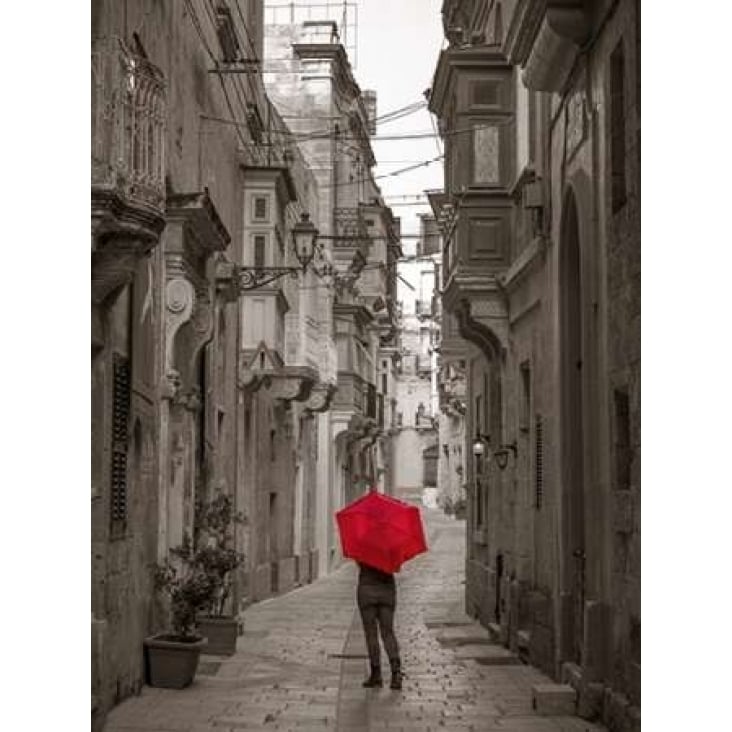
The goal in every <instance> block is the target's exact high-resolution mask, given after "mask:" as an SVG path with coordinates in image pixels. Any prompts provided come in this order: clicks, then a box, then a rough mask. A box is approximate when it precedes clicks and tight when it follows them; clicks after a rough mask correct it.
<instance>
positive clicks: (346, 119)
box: [265, 6, 400, 573]
mask: <svg viewBox="0 0 732 732" xmlns="http://www.w3.org/2000/svg"><path fill="white" fill-rule="evenodd" d="M322 9H323V8H321V10H322ZM281 10H283V8H280V7H271V8H267V16H266V24H265V49H266V50H265V59H266V60H267V66H268V73H267V75H266V84H267V92H268V94H269V96H270V98H271V99H272V102H273V104H274V106H275V107H276V108H277V109H278V110H279V111H280V113H281V114H282V116H283V118H284V119H285V120H286V121H287V122H288V126H289V127H290V128H291V130H292V132H293V139H294V141H295V142H296V143H297V145H298V147H299V149H300V150H301V151H302V154H303V156H304V158H305V160H306V161H307V163H308V165H309V166H310V168H311V169H312V171H313V173H314V175H315V178H316V181H317V184H318V204H319V205H318V207H317V211H315V212H314V213H313V221H314V223H315V225H316V226H317V229H318V232H319V241H320V242H321V244H322V248H323V252H324V256H325V258H326V260H327V268H326V270H324V273H325V274H324V277H325V278H326V279H327V280H328V281H329V282H330V283H331V284H332V287H331V288H330V289H329V290H328V297H327V298H325V299H323V301H322V307H323V309H324V311H327V314H328V315H327V317H329V318H330V323H331V328H330V332H329V333H327V334H326V335H324V339H327V341H328V348H329V352H330V354H331V358H333V359H334V361H335V364H336V370H337V391H336V393H335V395H334V397H333V402H332V404H331V409H330V410H329V411H328V412H327V413H324V414H322V415H321V416H320V417H319V421H318V469H317V480H316V484H317V486H318V491H319V499H318V502H319V505H322V506H327V507H328V510H327V511H323V512H320V511H319V512H318V520H319V521H321V520H322V522H323V523H320V524H319V528H318V531H317V535H318V549H319V557H320V558H319V571H320V572H321V573H324V572H328V571H329V570H330V569H331V568H332V567H334V566H335V565H336V564H337V563H338V562H339V561H340V544H339V541H338V537H337V533H336V530H335V524H334V521H333V520H332V516H333V514H334V513H335V511H336V510H338V509H339V508H340V507H342V506H343V505H344V504H345V503H348V502H350V501H351V500H353V499H354V498H356V497H357V496H358V495H360V494H361V492H362V491H363V490H364V488H366V487H367V486H369V485H375V484H376V485H379V484H381V485H382V486H383V484H384V481H383V478H382V476H389V475H390V468H389V466H388V464H387V463H388V462H389V461H390V459H391V458H390V455H391V449H390V446H389V443H388V435H386V434H385V415H386V407H385V405H386V404H389V403H390V400H391V395H390V394H388V393H384V392H383V391H380V386H382V383H383V382H379V380H378V379H377V376H378V374H379V366H380V364H381V363H382V362H383V359H382V358H381V355H383V356H384V359H387V360H391V359H392V358H393V349H394V343H395V337H396V333H395V331H394V329H393V327H392V321H393V313H394V310H393V304H392V303H393V299H394V291H395V281H394V277H393V276H391V275H390V274H389V271H390V269H392V268H393V267H391V263H393V262H394V261H395V259H396V257H397V256H398V254H399V252H400V249H399V240H398V224H397V222H396V221H395V220H394V219H393V217H392V215H391V211H390V210H389V209H388V208H387V207H386V206H385V205H384V202H383V199H382V198H381V195H380V192H379V189H378V187H377V186H376V185H375V183H374V181H373V174H372V168H373V166H374V165H375V159H374V155H373V151H372V149H371V144H370V141H369V136H370V135H371V134H372V131H373V126H374V115H375V109H376V98H375V94H373V93H369V94H366V93H364V92H362V91H361V89H360V87H359V86H358V84H357V83H356V80H355V78H354V75H353V71H352V68H351V65H350V62H349V59H348V54H347V52H346V49H345V48H344V45H343V44H342V42H341V38H340V35H339V28H338V24H337V23H336V22H335V21H333V20H332V19H331V18H330V17H328V9H327V8H325V11H326V14H325V15H324V16H322V17H316V16H317V10H318V9H317V8H312V7H308V8H298V7H297V6H292V7H287V8H284V10H285V11H286V12H285V14H284V15H281V13H280V11H281ZM300 11H307V13H306V17H305V16H303V17H300V15H299V13H300ZM313 12H315V13H316V16H314V15H313ZM382 348H384V349H386V350H385V351H384V353H383V354H382V353H381V349H382ZM386 386H387V388H388V386H389V382H388V381H387V382H386Z"/></svg>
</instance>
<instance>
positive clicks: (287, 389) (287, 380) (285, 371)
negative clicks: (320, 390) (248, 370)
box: [263, 366, 318, 402]
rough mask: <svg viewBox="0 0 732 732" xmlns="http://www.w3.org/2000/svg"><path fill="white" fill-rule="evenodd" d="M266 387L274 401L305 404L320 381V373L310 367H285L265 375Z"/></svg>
mask: <svg viewBox="0 0 732 732" xmlns="http://www.w3.org/2000/svg"><path fill="white" fill-rule="evenodd" d="M263 379H264V387H265V389H267V391H268V393H269V395H270V396H271V397H273V398H274V399H279V400H281V401H285V402H291V401H295V402H304V401H307V399H308V398H309V397H310V393H311V391H312V388H313V386H314V385H315V384H316V383H317V381H318V372H317V371H316V370H315V369H313V368H311V367H310V366H284V367H283V368H281V369H279V370H278V371H272V372H265V373H263Z"/></svg>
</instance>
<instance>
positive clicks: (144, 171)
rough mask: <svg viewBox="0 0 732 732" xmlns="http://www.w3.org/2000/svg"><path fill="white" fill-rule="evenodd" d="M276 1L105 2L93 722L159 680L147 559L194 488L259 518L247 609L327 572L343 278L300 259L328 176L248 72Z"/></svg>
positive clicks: (190, 502)
mask: <svg viewBox="0 0 732 732" xmlns="http://www.w3.org/2000/svg"><path fill="white" fill-rule="evenodd" d="M263 11H264V8H263V3H262V2H261V1H260V0H257V1H255V2H252V3H247V4H246V9H245V10H242V9H241V7H240V6H239V5H237V6H236V8H235V7H234V6H233V5H232V4H231V3H227V2H225V1H224V0H217V2H215V3H208V2H206V3H204V2H201V1H200V0H185V2H180V3H156V2H152V1H151V0H137V1H135V0H129V1H128V2H125V3H117V2H112V1H111V0H96V1H95V2H93V3H92V29H91V40H92V43H91V45H92V49H91V50H92V57H91V63H92V188H91V194H92V195H91V204H92V205H91V224H92V255H91V269H92V276H91V297H92V303H91V323H92V329H91V330H92V333H91V335H92V362H91V380H92V384H91V386H92V451H91V452H92V466H91V472H92V495H91V522H92V546H91V560H92V717H93V724H94V726H95V728H99V727H100V726H101V724H102V723H103V719H104V716H105V714H106V712H107V710H108V709H109V708H110V707H111V706H112V705H113V704H115V703H117V702H118V701H120V700H121V699H123V698H124V697H125V696H128V695H129V694H132V693H135V692H137V691H138V690H139V688H140V686H141V685H142V683H143V652H142V648H143V645H142V644H143V639H144V638H145V637H146V636H147V635H150V634H152V633H155V632H158V631H160V630H162V629H163V628H164V625H165V622H166V617H167V615H166V614H165V613H164V612H163V611H164V608H163V607H161V606H160V605H159V603H158V602H157V600H156V595H155V592H154V588H153V585H152V573H151V568H152V566H153V565H154V563H155V562H156V561H160V560H162V559H163V558H164V557H165V556H166V555H167V553H168V550H169V548H171V547H174V546H176V545H177V544H179V543H180V541H181V539H182V537H183V534H184V532H185V531H190V530H191V528H192V526H193V524H194V521H195V503H196V499H198V498H205V497H207V496H210V495H212V494H213V493H214V492H215V491H224V492H226V493H228V494H230V495H232V496H234V498H235V503H236V507H237V509H238V510H240V511H242V512H244V514H245V515H246V516H247V518H248V524H247V526H246V527H244V528H243V529H242V530H240V531H239V533H238V536H237V542H238V548H239V549H241V550H243V551H244V553H245V556H246V562H245V565H244V567H243V568H242V570H241V572H240V573H239V575H238V576H237V578H236V583H235V588H234V598H233V600H234V602H233V604H232V607H231V611H232V612H234V613H236V611H237V610H238V608H239V603H241V602H249V601H251V600H254V599H259V598H261V597H265V596H267V595H268V594H269V593H271V592H275V591H284V590H286V589H288V588H289V587H291V586H292V585H293V583H295V582H298V581H299V582H305V581H309V580H310V579H312V578H313V577H314V576H315V575H316V574H317V565H318V544H317V531H318V527H319V526H325V525H327V523H328V522H329V520H330V519H329V513H328V511H329V506H327V505H322V504H319V503H318V501H317V498H318V497H317V495H316V478H315V476H316V473H317V463H318V457H319V456H318V449H319V445H320V441H319V439H318V434H317V427H316V426H315V425H316V424H317V421H318V415H319V414H321V413H322V412H323V411H324V410H327V409H328V407H329V405H330V399H331V398H332V395H333V393H334V391H335V386H336V366H335V359H334V357H333V354H332V353H331V352H330V351H328V348H327V343H328V336H329V334H330V329H331V323H332V318H331V316H330V305H329V303H330V300H329V298H331V297H332V296H331V295H330V292H331V291H332V285H330V286H328V285H326V284H323V285H319V284H315V282H316V280H318V281H319V278H318V277H317V275H315V274H314V271H312V268H311V270H308V271H307V272H303V271H298V272H295V270H296V269H298V270H301V269H302V268H301V267H300V264H299V262H298V261H296V256H295V251H294V246H293V238H292V235H293V232H294V230H295V229H296V228H297V227H298V226H302V225H303V223H304V222H303V214H308V213H310V214H313V213H314V212H316V210H317V201H318V200H319V196H318V193H317V181H316V179H315V176H314V175H313V174H312V172H311V171H310V170H309V168H308V165H307V163H306V161H305V158H304V157H303V155H302V154H301V153H300V151H299V149H298V147H297V146H296V145H295V144H293V141H292V135H291V133H290V131H289V130H288V129H287V127H286V125H285V121H284V120H283V119H282V118H281V117H280V116H279V115H278V114H277V112H276V110H275V109H274V108H273V107H272V105H271V104H270V102H269V100H268V98H267V97H266V95H265V91H264V87H263V86H262V83H261V80H260V79H261V76H259V75H255V74H247V73H239V72H243V71H245V70H246V69H247V68H249V65H250V64H255V65H256V64H257V63H260V62H261V58H262V55H263V17H264V12H263ZM235 72H236V73H235ZM315 264H316V265H317V266H319V267H322V266H323V265H324V262H323V261H321V260H320V259H318V261H317V262H316V263H315ZM277 268H279V269H277ZM272 272H274V273H278V272H279V273H280V274H282V273H287V274H293V275H295V276H294V277H277V278H275V279H273V280H272V281H271V282H263V281H262V279H261V278H262V276H265V277H266V276H268V273H272ZM253 282H254V284H255V285H256V286H255V287H252V283H253ZM324 302H325V304H326V306H325V307H324V305H323V303H324ZM318 516H320V517H321V518H320V519H318Z"/></svg>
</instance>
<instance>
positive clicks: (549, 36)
mask: <svg viewBox="0 0 732 732" xmlns="http://www.w3.org/2000/svg"><path fill="white" fill-rule="evenodd" d="M589 30H590V28H589V22H588V18H587V15H586V14H585V11H584V9H583V8H582V6H581V4H577V5H574V6H572V5H570V6H567V5H566V3H564V4H561V5H560V4H559V3H551V2H550V3H548V7H547V8H546V11H545V13H544V16H543V17H542V19H541V23H540V25H539V30H538V32H537V34H536V38H535V39H534V42H533V44H532V46H531V51H530V52H529V55H528V58H527V59H526V66H525V68H524V73H523V74H522V77H521V78H522V80H523V82H524V85H525V86H526V88H527V89H532V90H534V91H546V92H560V91H561V90H562V89H563V87H564V85H565V84H566V82H567V79H568V77H569V74H570V72H571V70H572V66H573V65H574V62H575V60H576V58H577V55H578V54H579V50H580V47H581V46H582V43H583V42H584V41H585V40H586V38H587V36H588V34H589Z"/></svg>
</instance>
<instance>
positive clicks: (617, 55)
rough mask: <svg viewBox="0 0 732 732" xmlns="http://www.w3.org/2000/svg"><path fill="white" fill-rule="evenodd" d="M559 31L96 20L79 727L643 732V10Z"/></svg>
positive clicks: (285, 14) (479, 22) (369, 15)
mask: <svg viewBox="0 0 732 732" xmlns="http://www.w3.org/2000/svg"><path fill="white" fill-rule="evenodd" d="M387 5H388V6H389V7H388V12H385V11H384V9H385V7H386V6H387ZM570 5H571V7H567V6H566V3H544V2H539V0H526V2H521V3H515V2H507V1H503V2H502V1H501V0H399V2H390V3H379V2H376V0H338V1H336V0H333V2H329V1H327V0H250V1H248V2H240V0H181V1H180V2H179V1H173V0H167V1H164V2H160V1H157V2H152V0H124V2H119V0H93V2H92V14H91V59H90V62H91V72H92V73H91V92H92V109H91V112H92V114H91V173H92V176H91V210H90V214H91V234H92V237H91V293H90V294H91V304H90V325H91V328H90V337H91V369H90V377H91V379H90V380H91V415H90V416H91V434H90V446H91V455H90V458H91V459H90V473H91V475H90V477H91V486H90V488H91V490H90V493H91V495H90V504H91V508H90V525H91V537H90V538H91V541H90V547H89V549H90V570H91V577H90V580H91V581H90V586H91V628H90V638H91V643H90V645H91V649H90V650H91V652H90V657H91V674H90V692H91V693H90V707H91V723H92V732H135V731H138V732H140V731H142V730H153V729H154V730H158V731H159V732H165V731H166V730H167V732H173V730H175V731H180V732H203V731H204V730H211V731H213V730H236V729H262V730H270V729H283V730H284V729H298V730H303V729H324V728H328V729H342V730H349V729H353V730H356V729H358V730H367V729H410V730H430V729H433V728H434V729H454V730H462V729H475V730H490V729H496V730H498V729H501V730H504V729H513V730H557V729H563V730H573V729H580V730H587V729H593V726H592V725H593V724H595V723H601V724H603V725H604V726H605V727H606V728H607V729H609V730H611V732H639V730H640V719H641V712H640V709H641V637H642V634H641V582H640V567H641V506H640V503H641V489H640V481H641V475H640V466H641V461H640V454H641V448H640V437H641V435H640V425H641V420H640V144H639V140H640V98H639V88H640V61H639V58H640V56H639V54H640V16H639V5H638V3H637V2H635V0H618V1H617V2H612V3H610V2H603V3H600V2H591V3H571V4H570ZM395 59H399V63H398V64H396V66H398V69H397V68H395ZM368 496H370V498H369V499H368V500H369V501H370V502H371V503H370V504H369V506H370V509H369V510H368V511H367V510H365V509H364V504H362V503H361V501H362V500H363V499H365V498H367V497H368ZM405 503H406V504H411V505H405ZM354 505H356V506H357V508H356V509H354V508H353V507H354ZM377 505H380V506H381V508H378V509H374V510H371V508H372V507H373V506H377ZM415 505H416V506H418V507H419V508H420V511H421V514H422V515H423V516H424V523H425V525H426V532H425V531H424V530H423V526H422V524H421V523H420V520H419V518H420V512H419V511H418V510H417V509H416V508H414V506H415ZM348 511H354V513H355V517H354V513H350V514H348V515H347V518H346V522H350V521H351V519H353V521H352V523H345V524H344V521H343V515H344V513H346V512H348ZM369 511H370V512H369ZM359 516H360V518H358V517H359ZM364 516H365V517H366V518H363V517H364ZM397 516H400V518H397ZM362 519H363V520H362ZM344 525H345V526H348V527H349V528H348V529H347V530H344V528H343V527H344ZM425 533H426V536H427V538H428V544H429V549H430V550H429V551H428V552H427V553H426V554H424V555H422V554H421V552H423V551H424V548H425ZM354 547H355V549H354ZM350 559H353V560H357V561H358V562H359V564H361V565H362V569H361V570H360V572H359V579H358V583H359V584H360V586H361V590H362V591H361V592H360V593H359V603H360V608H361V611H362V612H363V617H364V619H365V622H364V625H365V630H364V628H363V627H362V620H361V616H360V614H359V613H358V612H357V611H356V585H357V580H356V568H355V566H354V564H353V562H351V561H349V560H350ZM407 561H408V562H409V563H408V564H406V565H405V566H404V569H403V571H402V570H401V566H402V564H403V563H404V562H407ZM369 571H371V572H373V571H375V572H376V573H377V574H375V575H372V576H371V579H370V580H368V581H366V580H365V579H364V578H365V577H366V575H368V572H369ZM397 572H398V573H399V574H398V576H397V579H398V582H397V585H398V593H397V594H398V602H397V611H396V624H397V630H398V638H399V639H400V641H401V646H402V648H401V658H400V654H399V653H397V652H396V648H395V643H394V638H393V635H392V630H391V626H392V605H393V598H394V577H393V575H394V573H397ZM367 579H368V578H367ZM372 580H373V581H372ZM367 586H368V587H367ZM372 591H373V597H374V598H376V599H375V600H373V601H372V599H373V598H371V599H370V598H368V597H367V596H368V595H369V593H370V592H372ZM374 608H375V609H374ZM374 612H375V613H376V614H377V615H376V617H378V623H379V624H380V625H381V628H382V631H384V635H383V638H382V639H383V640H385V643H384V649H383V651H384V652H385V655H386V651H388V657H389V664H390V665H389V672H390V674H391V678H389V679H388V680H387V681H386V683H385V684H384V687H383V688H380V689H379V690H378V691H377V692H376V693H374V692H373V689H371V688H366V687H363V686H362V683H363V681H364V680H365V678H366V674H367V671H368V672H369V673H370V676H369V680H368V684H370V685H371V686H375V685H378V684H380V683H382V682H383V681H384V679H382V678H381V676H380V674H381V671H380V666H379V664H378V663H377V662H376V660H377V659H376V645H375V642H374V641H375V635H374V634H375V625H374V623H375V622H376V620H375V619H374V614H373V613H374ZM364 635H365V636H366V639H367V640H364V637H363V636H364ZM366 646H368V648H369V649H370V653H371V658H370V663H368V661H369V659H368V657H367V653H366ZM402 662H403V665H404V672H405V680H404V687H403V688H402V689H400V684H401V683H402V682H401V675H400V674H401V671H400V669H401V663H402ZM367 666H369V668H368V669H367ZM384 668H386V665H385V664H384ZM387 685H388V686H389V687H390V689H393V690H394V691H399V692H400V693H396V694H395V693H391V691H390V690H388V689H387V688H386V686H387Z"/></svg>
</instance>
